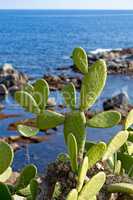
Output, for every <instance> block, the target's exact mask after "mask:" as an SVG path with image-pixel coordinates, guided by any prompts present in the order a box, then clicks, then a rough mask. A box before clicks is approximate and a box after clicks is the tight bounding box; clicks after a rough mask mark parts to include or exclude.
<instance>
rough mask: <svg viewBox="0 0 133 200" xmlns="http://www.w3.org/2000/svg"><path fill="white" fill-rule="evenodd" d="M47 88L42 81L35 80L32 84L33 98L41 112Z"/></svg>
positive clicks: (46, 98) (47, 91)
mask: <svg viewBox="0 0 133 200" xmlns="http://www.w3.org/2000/svg"><path fill="white" fill-rule="evenodd" d="M49 93H50V92H49V86H48V83H47V82H46V81H45V80H44V79H41V80H37V81H36V82H35V84H34V98H35V100H36V102H37V104H38V105H39V108H40V109H41V110H45V107H46V105H47V101H48V96H49Z"/></svg>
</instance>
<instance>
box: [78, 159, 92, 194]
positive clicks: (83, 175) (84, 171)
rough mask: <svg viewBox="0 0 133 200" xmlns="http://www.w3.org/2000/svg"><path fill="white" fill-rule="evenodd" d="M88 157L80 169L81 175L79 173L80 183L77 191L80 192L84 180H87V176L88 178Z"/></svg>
mask: <svg viewBox="0 0 133 200" xmlns="http://www.w3.org/2000/svg"><path fill="white" fill-rule="evenodd" d="M88 162H89V160H88V157H87V156H86V157H85V158H84V160H83V163H82V165H81V167H80V170H79V175H78V183H77V191H78V193H79V192H80V191H81V189H82V187H83V184H84V181H85V178H86V174H87V171H88Z"/></svg>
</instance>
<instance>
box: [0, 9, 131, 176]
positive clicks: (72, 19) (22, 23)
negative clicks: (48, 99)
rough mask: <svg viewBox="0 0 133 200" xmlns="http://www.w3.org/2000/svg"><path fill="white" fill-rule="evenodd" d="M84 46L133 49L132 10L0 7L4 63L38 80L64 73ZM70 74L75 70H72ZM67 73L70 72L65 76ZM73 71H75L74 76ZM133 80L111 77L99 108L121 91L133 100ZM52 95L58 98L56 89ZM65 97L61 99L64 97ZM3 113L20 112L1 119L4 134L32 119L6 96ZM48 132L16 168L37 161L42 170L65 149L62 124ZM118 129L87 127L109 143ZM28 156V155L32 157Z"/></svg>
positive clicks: (0, 58)
mask: <svg viewBox="0 0 133 200" xmlns="http://www.w3.org/2000/svg"><path fill="white" fill-rule="evenodd" d="M77 46H82V47H83V48H85V49H86V50H87V51H88V52H89V51H92V50H97V49H116V48H127V47H133V11H109V10H107V11H105V10H101V11H98V10H84V11H83V10H76V11H74V10H0V65H1V66H2V65H3V64H4V63H11V64H13V66H14V67H16V68H17V69H18V70H21V71H22V72H24V73H26V74H27V75H29V76H30V77H33V78H35V79H37V78H40V77H42V76H43V75H44V74H53V75H56V74H59V73H64V72H61V71H57V70H56V68H57V67H64V66H68V68H69V66H70V65H71V64H72V62H71V59H70V55H71V52H72V50H73V48H74V47H77ZM68 73H70V71H68ZM66 74H67V71H65V75H66ZM69 75H70V74H69ZM132 82H133V79H132V77H128V76H109V77H108V80H107V84H106V87H105V90H104V92H103V93H102V96H101V98H100V100H99V101H98V102H97V103H96V105H95V106H94V108H95V109H101V108H102V102H103V101H104V100H105V99H107V98H108V97H111V96H112V95H115V94H117V93H119V92H121V91H125V92H127V93H128V95H129V98H130V101H131V102H133V94H132V93H131V91H132V90H133V84H132ZM52 96H53V97H55V96H58V95H57V93H52ZM59 100H60V98H59ZM0 103H2V104H4V105H5V109H4V110H2V111H1V112H2V113H7V114H15V113H16V114H20V117H18V118H11V119H4V120H1V121H0V136H7V135H16V134H18V133H17V132H16V131H9V130H8V125H9V124H10V123H13V122H15V121H17V120H20V119H24V118H26V117H30V115H29V113H26V112H25V111H24V110H23V109H22V108H20V107H19V106H18V105H16V104H15V102H14V101H13V99H12V97H11V96H8V97H7V98H6V99H3V100H1V102H0ZM50 132H52V135H51V136H49V139H48V141H45V142H43V143H41V144H31V145H29V146H28V148H27V149H21V150H20V151H17V153H16V154H15V162H14V169H20V168H22V166H23V165H25V164H26V163H28V162H33V163H35V164H36V165H37V166H38V167H39V171H41V172H42V171H43V168H44V167H46V165H47V163H48V162H50V161H51V160H53V159H55V158H56V156H57V154H58V153H60V152H61V151H65V148H64V142H63V141H64V140H63V134H62V127H60V128H59V129H58V131H57V132H56V133H53V131H52V130H50ZM115 133H116V128H115V129H113V130H112V129H110V130H107V129H106V130H97V129H96V130H95V129H94V130H91V129H90V130H88V137H89V138H90V139H92V140H105V141H107V140H108V139H109V138H111V137H112V135H113V134H115ZM27 154H28V156H27Z"/></svg>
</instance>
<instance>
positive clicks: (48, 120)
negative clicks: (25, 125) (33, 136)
mask: <svg viewBox="0 0 133 200" xmlns="http://www.w3.org/2000/svg"><path fill="white" fill-rule="evenodd" d="M64 120H65V117H64V116H63V115H62V114H59V113H56V112H53V111H50V110H46V111H44V113H43V114H39V115H38V116H37V127H38V128H39V129H40V130H46V129H49V128H55V127H57V126H59V125H61V124H63V123H64Z"/></svg>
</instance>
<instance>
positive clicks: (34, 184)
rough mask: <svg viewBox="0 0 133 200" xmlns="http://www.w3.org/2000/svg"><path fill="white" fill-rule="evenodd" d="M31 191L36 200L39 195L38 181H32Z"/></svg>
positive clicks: (33, 199)
mask: <svg viewBox="0 0 133 200" xmlns="http://www.w3.org/2000/svg"><path fill="white" fill-rule="evenodd" d="M30 191H31V197H32V200H36V197H37V193H38V182H37V181H36V179H32V180H31V181H30Z"/></svg>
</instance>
